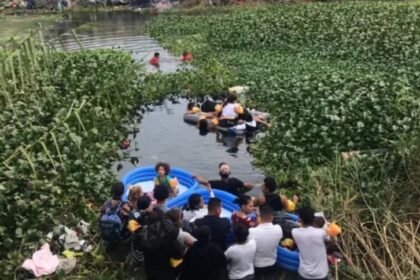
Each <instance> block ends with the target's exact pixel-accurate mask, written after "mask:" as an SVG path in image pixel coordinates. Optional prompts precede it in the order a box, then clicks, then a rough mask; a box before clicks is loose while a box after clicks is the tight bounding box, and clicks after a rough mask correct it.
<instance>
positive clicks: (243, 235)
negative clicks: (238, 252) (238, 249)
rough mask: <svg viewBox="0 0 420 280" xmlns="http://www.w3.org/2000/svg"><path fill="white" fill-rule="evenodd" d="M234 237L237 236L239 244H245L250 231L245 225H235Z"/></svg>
mask: <svg viewBox="0 0 420 280" xmlns="http://www.w3.org/2000/svg"><path fill="white" fill-rule="evenodd" d="M233 235H234V236H235V240H236V242H238V243H244V242H245V241H246V240H247V239H248V236H249V230H248V228H247V227H245V226H244V225H241V224H239V225H235V226H234V227H233Z"/></svg>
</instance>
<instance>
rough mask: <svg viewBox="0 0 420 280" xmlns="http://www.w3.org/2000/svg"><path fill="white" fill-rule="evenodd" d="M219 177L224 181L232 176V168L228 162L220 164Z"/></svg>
mask: <svg viewBox="0 0 420 280" xmlns="http://www.w3.org/2000/svg"><path fill="white" fill-rule="evenodd" d="M219 175H220V177H222V178H223V179H227V178H229V175H230V166H229V164H227V163H226V162H222V163H220V164H219Z"/></svg>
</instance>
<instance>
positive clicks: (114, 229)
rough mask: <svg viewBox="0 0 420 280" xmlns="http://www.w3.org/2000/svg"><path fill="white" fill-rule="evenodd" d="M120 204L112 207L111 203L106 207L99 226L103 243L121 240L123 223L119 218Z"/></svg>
mask: <svg viewBox="0 0 420 280" xmlns="http://www.w3.org/2000/svg"><path fill="white" fill-rule="evenodd" d="M120 211H121V203H119V204H118V205H116V206H115V207H112V202H109V204H108V205H107V206H106V209H105V214H103V215H102V217H101V219H100V221H99V226H100V230H101V237H102V239H103V240H105V241H110V242H112V241H119V240H121V239H122V231H123V227H124V225H123V223H122V221H121V218H120V215H119V214H120Z"/></svg>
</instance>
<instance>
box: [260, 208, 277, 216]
mask: <svg viewBox="0 0 420 280" xmlns="http://www.w3.org/2000/svg"><path fill="white" fill-rule="evenodd" d="M273 215H274V211H273V208H271V207H270V206H268V205H263V206H261V207H260V217H261V218H263V219H264V218H270V217H272V216H273Z"/></svg>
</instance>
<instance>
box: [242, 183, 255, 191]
mask: <svg viewBox="0 0 420 280" xmlns="http://www.w3.org/2000/svg"><path fill="white" fill-rule="evenodd" d="M253 187H254V185H253V184H251V183H244V188H245V189H247V190H250V189H252V188H253Z"/></svg>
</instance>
